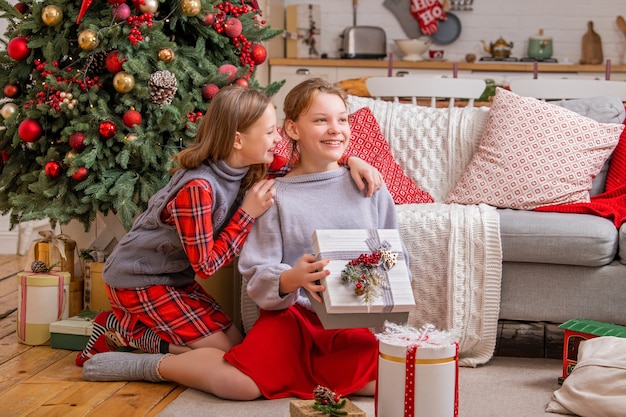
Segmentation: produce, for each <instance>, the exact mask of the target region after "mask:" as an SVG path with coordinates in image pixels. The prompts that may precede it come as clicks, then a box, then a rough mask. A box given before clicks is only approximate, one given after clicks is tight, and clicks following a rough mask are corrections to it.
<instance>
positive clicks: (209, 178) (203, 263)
mask: <svg viewBox="0 0 626 417" xmlns="http://www.w3.org/2000/svg"><path fill="white" fill-rule="evenodd" d="M279 140H281V137H280V135H279V134H278V133H277V129H276V112H275V109H274V106H273V104H272V103H271V101H270V99H269V98H268V97H267V96H265V95H264V94H262V93H260V92H259V91H257V90H253V89H248V88H241V87H226V88H223V89H222V90H220V91H219V92H218V94H216V95H215V97H214V98H213V100H212V101H211V105H210V106H209V108H208V111H207V113H206V115H205V116H204V117H203V119H202V121H201V123H200V126H199V129H198V134H197V138H196V142H195V143H194V144H192V145H191V146H190V147H188V148H187V149H185V150H183V151H181V152H180V153H179V154H178V155H177V157H176V162H177V164H178V167H179V168H178V170H177V171H176V172H175V173H174V174H173V176H172V178H171V180H170V181H169V183H168V184H167V185H166V186H165V187H164V188H163V189H161V190H160V191H158V192H157V193H156V194H155V195H154V196H153V197H152V198H151V199H150V202H149V204H148V208H147V209H146V211H145V212H143V213H142V214H141V215H140V216H138V217H137V219H136V220H135V222H134V224H133V227H132V229H131V230H130V231H129V232H128V234H126V235H125V236H124V238H123V239H122V240H121V241H120V242H119V244H118V245H117V246H116V247H115V249H114V251H113V253H112V254H111V255H110V256H109V257H108V259H107V261H106V264H105V268H104V271H103V278H104V280H105V282H106V284H107V291H108V295H109V300H110V302H111V306H112V311H108V312H103V313H100V314H99V315H98V316H97V317H96V319H95V321H94V328H93V333H92V336H91V338H90V340H89V342H88V343H87V346H86V347H85V349H84V350H83V351H82V352H80V353H79V354H78V356H77V358H76V363H77V364H78V365H79V366H82V365H83V364H84V363H85V361H87V360H88V359H90V358H91V357H93V356H94V355H95V354H96V353H100V352H108V351H112V350H117V349H118V348H120V347H130V348H131V349H132V348H136V349H140V350H143V351H146V352H151V353H157V352H160V353H176V354H179V353H183V352H188V351H190V350H193V349H198V348H203V347H212V348H217V349H219V350H221V351H227V350H229V349H230V348H231V347H233V346H234V345H236V344H237V343H239V342H241V340H242V336H241V333H240V332H239V330H238V329H237V328H236V327H235V326H232V321H231V319H230V318H229V317H228V316H227V315H226V314H225V313H224V312H223V311H222V309H221V307H220V306H219V304H218V303H217V302H216V301H215V299H214V298H213V297H212V296H211V295H210V294H207V292H206V291H205V290H204V289H203V288H202V286H201V285H200V284H199V283H198V282H197V281H196V277H199V278H201V279H208V278H210V277H211V276H212V275H213V274H214V273H215V272H216V271H218V270H219V269H220V268H222V267H224V266H227V265H228V264H230V263H231V262H232V260H233V259H234V258H235V256H237V255H238V254H239V252H240V250H241V247H242V245H243V243H244V241H245V239H246V238H247V236H248V233H249V232H250V228H251V227H252V225H253V223H254V222H255V219H256V218H257V217H259V216H260V215H261V214H262V213H264V212H265V210H267V209H268V208H269V207H270V206H271V205H272V204H273V202H274V193H275V191H274V189H273V184H274V180H273V179H267V174H268V171H267V167H268V165H270V164H271V165H270V166H271V167H272V169H274V170H276V171H277V172H276V173H274V174H280V173H283V174H284V172H285V171H288V169H284V161H283V163H282V165H281V163H280V160H279V158H276V157H275V155H274V150H275V145H276V144H277V143H278V141H279ZM349 163H350V164H351V165H353V168H354V169H353V170H352V172H353V174H354V178H355V181H356V182H357V183H360V185H363V184H362V182H363V181H362V178H364V179H365V180H366V181H367V182H368V184H371V186H370V187H368V193H372V192H373V190H375V189H377V188H378V187H379V186H380V182H381V180H380V175H379V174H378V172H377V171H376V170H374V169H373V168H372V167H371V166H369V165H368V164H366V163H364V162H363V161H361V160H360V159H358V158H350V159H349Z"/></svg>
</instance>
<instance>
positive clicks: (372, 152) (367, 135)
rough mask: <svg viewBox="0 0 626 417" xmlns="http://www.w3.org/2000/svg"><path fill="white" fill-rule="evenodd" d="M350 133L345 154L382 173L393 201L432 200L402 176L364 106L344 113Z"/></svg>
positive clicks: (404, 202) (401, 202) (371, 114)
mask: <svg viewBox="0 0 626 417" xmlns="http://www.w3.org/2000/svg"><path fill="white" fill-rule="evenodd" d="M348 122H349V123H350V129H351V130H352V135H351V137H350V146H348V149H347V150H346V155H355V156H358V157H359V158H361V159H363V160H364V161H366V162H367V163H369V164H370V165H372V166H373V167H374V168H376V169H378V171H379V172H380V173H381V174H382V176H383V179H384V181H385V185H387V188H388V189H389V192H390V193H391V196H392V197H393V201H394V202H395V203H396V204H411V203H433V202H434V201H435V200H434V199H433V198H432V196H431V195H430V194H429V193H428V192H426V191H424V190H422V189H420V188H419V187H417V186H416V185H415V183H414V182H413V181H412V180H411V179H410V178H409V177H407V176H406V174H405V173H404V171H402V168H401V167H400V165H398V164H397V163H396V161H395V160H394V159H393V155H392V154H391V148H390V147H389V144H388V143H387V141H386V140H385V137H384V136H383V134H382V132H381V131H380V127H379V126H378V122H377V121H376V117H374V114H373V113H372V111H371V110H370V109H369V108H368V107H363V108H362V109H359V110H357V111H355V112H354V113H352V114H351V115H350V116H348Z"/></svg>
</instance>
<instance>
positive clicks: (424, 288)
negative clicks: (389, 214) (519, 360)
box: [397, 203, 502, 367]
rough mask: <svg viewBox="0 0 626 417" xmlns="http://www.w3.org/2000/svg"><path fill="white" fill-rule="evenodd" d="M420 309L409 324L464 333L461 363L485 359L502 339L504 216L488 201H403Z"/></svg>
mask: <svg viewBox="0 0 626 417" xmlns="http://www.w3.org/2000/svg"><path fill="white" fill-rule="evenodd" d="M397 213H398V222H399V229H400V234H401V236H402V240H403V241H404V244H405V245H406V247H407V250H408V252H409V262H410V266H411V273H412V275H413V294H414V296H415V304H416V308H415V309H414V310H413V311H412V312H411V313H410V315H409V324H410V325H412V326H414V327H417V328H420V327H421V326H423V325H424V324H427V323H431V324H434V325H435V326H436V327H437V328H438V329H442V330H453V331H455V332H456V333H458V335H459V338H460V340H459V364H460V365H461V366H471V367H474V366H476V365H480V364H484V363H486V362H488V361H489V359H491V357H492V356H493V352H494V349H495V344H496V334H497V325H498V315H499V312H500V278H501V275H502V252H501V246H500V228H499V224H500V223H499V217H498V214H497V213H496V210H495V209H494V208H493V207H490V206H487V205H482V204H481V205H479V206H473V205H472V206H463V205H458V204H443V203H433V204H407V205H401V206H397Z"/></svg>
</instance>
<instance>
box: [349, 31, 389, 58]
mask: <svg viewBox="0 0 626 417" xmlns="http://www.w3.org/2000/svg"><path fill="white" fill-rule="evenodd" d="M341 38H342V42H341V49H339V52H340V56H341V58H349V59H363V58H365V59H379V58H385V57H386V56H387V36H386V35H385V31H384V30H383V29H382V28H379V27H376V26H352V27H349V28H346V29H344V31H343V33H342V34H341Z"/></svg>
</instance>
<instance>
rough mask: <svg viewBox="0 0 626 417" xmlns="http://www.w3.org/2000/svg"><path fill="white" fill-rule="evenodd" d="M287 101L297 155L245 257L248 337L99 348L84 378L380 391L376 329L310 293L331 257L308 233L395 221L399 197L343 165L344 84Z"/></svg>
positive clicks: (247, 390) (228, 394) (220, 387)
mask: <svg viewBox="0 0 626 417" xmlns="http://www.w3.org/2000/svg"><path fill="white" fill-rule="evenodd" d="M284 108H285V113H286V118H285V130H286V132H287V134H288V135H289V137H290V138H292V139H293V140H294V141H295V143H296V146H295V147H294V149H296V150H299V151H300V153H299V156H298V162H297V164H295V165H294V166H293V168H292V170H291V172H290V173H289V174H287V175H286V176H285V177H282V178H276V182H275V184H274V188H275V190H276V194H275V195H274V204H273V205H272V206H271V207H270V208H268V210H267V211H266V212H265V213H264V214H263V215H261V216H259V218H257V220H256V222H255V225H254V226H253V227H252V229H251V231H250V234H249V236H248V239H247V240H246V244H245V245H244V247H243V249H242V252H241V255H240V259H239V268H240V271H241V273H242V277H243V279H244V284H247V286H246V290H247V294H248V295H249V296H250V297H251V298H252V299H253V300H254V301H255V302H256V303H257V304H258V305H259V306H260V307H261V314H260V316H259V318H258V320H257V321H256V323H255V324H254V325H253V326H252V328H251V330H250V331H249V332H248V334H247V335H246V337H245V338H244V340H243V341H242V343H240V344H238V345H236V346H234V347H233V348H231V349H230V350H229V351H227V352H226V353H224V351H222V350H220V349H216V348H209V347H207V348H202V349H195V350H193V351H190V352H186V353H183V354H180V355H162V354H153V355H145V354H143V355H137V354H132V353H123V352H112V353H103V354H99V355H96V356H94V357H93V358H92V359H90V360H89V361H87V362H86V363H85V367H84V368H83V378H84V379H87V380H92V381H116V380H148V381H154V382H158V381H164V380H167V381H174V382H177V383H179V384H182V385H186V386H189V387H192V388H195V389H199V390H203V391H206V392H208V393H211V394H214V395H216V396H219V397H222V398H225V399H232V400H252V399H255V398H258V397H261V396H262V397H265V398H269V399H273V398H284V397H292V396H293V397H299V398H312V396H313V390H314V389H315V387H316V386H317V385H323V386H327V387H329V388H330V389H332V390H333V391H335V392H337V393H339V394H340V395H349V394H358V395H373V394H374V388H375V380H376V375H377V374H376V372H377V369H376V367H377V357H378V343H377V340H376V338H375V336H374V335H373V334H372V333H371V331H370V330H369V329H363V328H361V329H332V330H327V329H324V328H323V326H322V324H321V323H320V321H319V318H318V317H317V315H316V314H315V312H314V311H313V310H312V307H311V305H310V302H309V301H308V298H307V296H306V295H305V292H308V293H309V294H310V295H312V296H313V298H315V299H319V296H318V295H317V294H318V293H319V292H322V291H324V290H325V288H324V287H323V286H322V285H320V284H319V280H320V279H321V278H323V277H325V276H327V275H328V273H329V272H328V271H327V270H325V269H324V268H325V266H326V265H327V264H328V262H329V261H328V260H327V259H322V260H315V257H314V256H313V255H312V254H311V253H312V250H313V245H312V241H311V235H312V231H313V230H316V229H342V228H344V229H354V228H366V229H370V228H379V229H388V228H395V227H397V220H396V214H395V206H394V202H393V199H392V197H391V195H390V194H389V191H388V190H387V188H386V187H385V186H384V184H383V185H382V187H381V189H380V190H379V191H377V192H376V193H375V194H374V195H373V196H371V197H369V198H367V197H365V196H364V195H363V193H362V192H361V191H359V189H358V188H357V187H356V186H355V184H354V181H353V180H352V179H351V178H350V173H349V172H348V171H347V170H346V169H345V168H344V167H341V166H340V164H339V163H338V161H339V159H340V157H341V155H342V154H343V152H344V151H345V149H346V148H347V146H348V142H349V138H350V128H349V126H348V114H347V110H346V103H345V95H344V94H343V92H342V91H340V90H337V89H336V88H334V87H333V86H332V85H329V84H328V83H327V82H326V81H324V80H321V79H311V80H307V81H304V82H302V83H301V84H299V85H298V86H296V87H295V88H294V89H293V90H292V91H291V92H290V93H289V94H288V96H287V98H286V99H285V106H284ZM405 252H406V251H405ZM405 258H406V259H408V256H406V253H405Z"/></svg>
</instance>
